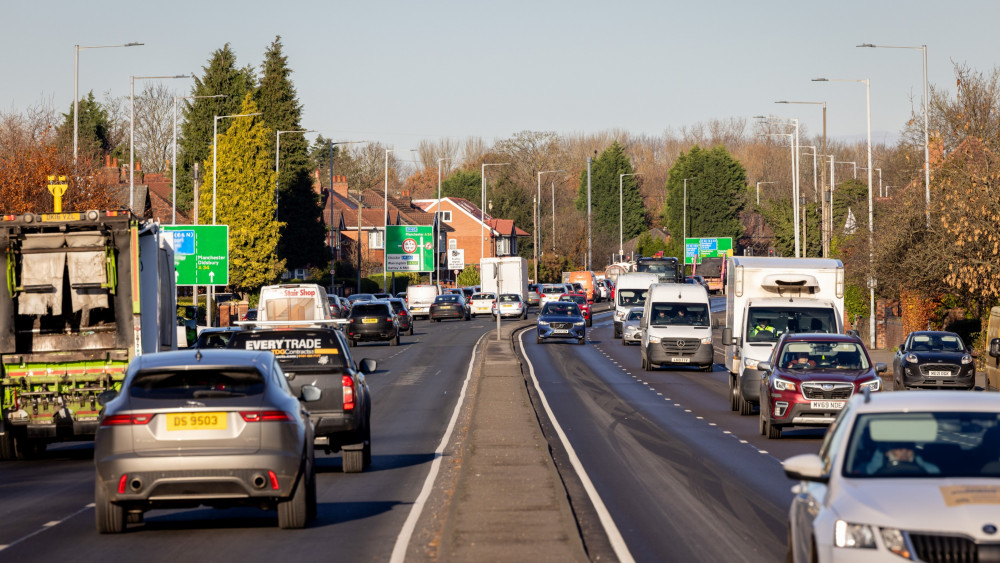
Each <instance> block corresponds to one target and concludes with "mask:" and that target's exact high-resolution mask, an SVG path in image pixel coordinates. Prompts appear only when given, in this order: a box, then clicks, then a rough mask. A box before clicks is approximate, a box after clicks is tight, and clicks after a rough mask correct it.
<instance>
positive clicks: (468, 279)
mask: <svg viewBox="0 0 1000 563" xmlns="http://www.w3.org/2000/svg"><path fill="white" fill-rule="evenodd" d="M455 283H456V284H458V285H460V286H462V287H469V286H473V285H479V269H478V268H476V265H475V264H469V265H468V266H466V267H465V269H464V270H462V271H461V272H459V274H458V278H457V279H456V280H455Z"/></svg>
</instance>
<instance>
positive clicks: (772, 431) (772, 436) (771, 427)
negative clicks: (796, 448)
mask: <svg viewBox="0 0 1000 563" xmlns="http://www.w3.org/2000/svg"><path fill="white" fill-rule="evenodd" d="M764 426H765V428H766V429H767V439H768V440H780V439H781V427H780V426H777V425H776V424H774V423H773V422H771V417H770V415H768V417H767V418H766V419H764Z"/></svg>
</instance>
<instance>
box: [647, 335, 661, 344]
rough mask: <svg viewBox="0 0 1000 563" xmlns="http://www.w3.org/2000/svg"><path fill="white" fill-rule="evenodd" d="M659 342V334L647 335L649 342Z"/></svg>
mask: <svg viewBox="0 0 1000 563" xmlns="http://www.w3.org/2000/svg"><path fill="white" fill-rule="evenodd" d="M659 342H660V337H659V336H653V335H652V334H651V335H649V343H650V344H659Z"/></svg>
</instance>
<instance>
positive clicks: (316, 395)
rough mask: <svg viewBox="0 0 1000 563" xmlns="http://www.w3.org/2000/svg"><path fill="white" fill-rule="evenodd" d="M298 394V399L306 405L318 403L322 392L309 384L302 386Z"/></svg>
mask: <svg viewBox="0 0 1000 563" xmlns="http://www.w3.org/2000/svg"><path fill="white" fill-rule="evenodd" d="M299 393H300V399H301V400H302V401H303V402H306V403H312V402H315V401H318V400H320V397H322V396H323V390H322V389H320V388H319V387H317V386H315V385H313V384H311V383H309V384H306V385H303V386H302V389H301V390H300V391H299Z"/></svg>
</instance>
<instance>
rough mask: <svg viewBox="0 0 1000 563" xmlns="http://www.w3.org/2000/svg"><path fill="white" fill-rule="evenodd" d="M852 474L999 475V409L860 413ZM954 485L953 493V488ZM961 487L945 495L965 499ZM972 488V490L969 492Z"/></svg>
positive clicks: (847, 464)
mask: <svg viewBox="0 0 1000 563" xmlns="http://www.w3.org/2000/svg"><path fill="white" fill-rule="evenodd" d="M845 454H846V455H845V457H844V465H843V475H844V476H845V477H850V478H869V477H874V478H907V477H916V478H928V477H930V478H949V477H992V478H994V479H995V478H996V477H998V476H1000V414H998V413H996V412H967V411H966V412H906V413H904V412H892V413H871V414H860V415H858V417H857V419H856V421H855V424H854V428H853V429H852V430H851V436H850V440H849V441H848V443H847V449H846V450H845ZM951 489H954V493H953V492H952V491H951ZM961 492H968V491H962V490H961V489H959V488H958V487H948V486H943V487H942V488H941V493H942V494H943V495H944V497H945V500H946V501H948V500H949V499H951V498H953V499H954V500H955V502H961V500H960V497H958V496H953V495H957V494H958V493H961ZM970 494H971V493H970Z"/></svg>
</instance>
